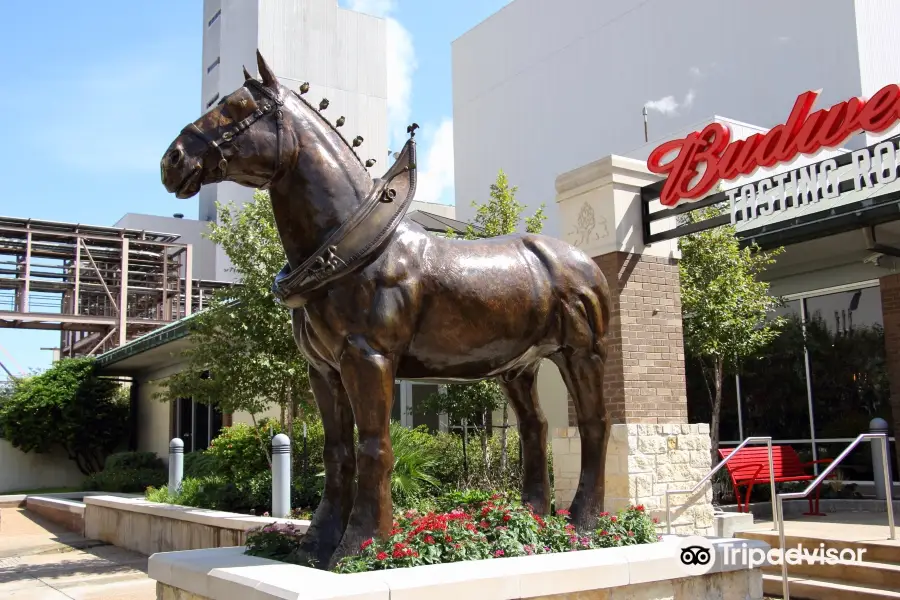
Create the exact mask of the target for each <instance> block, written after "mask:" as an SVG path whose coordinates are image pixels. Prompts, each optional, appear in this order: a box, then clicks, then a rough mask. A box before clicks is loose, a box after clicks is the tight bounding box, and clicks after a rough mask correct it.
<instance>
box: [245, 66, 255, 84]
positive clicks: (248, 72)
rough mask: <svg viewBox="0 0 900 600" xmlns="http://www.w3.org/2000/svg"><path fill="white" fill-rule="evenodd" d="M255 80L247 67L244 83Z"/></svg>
mask: <svg viewBox="0 0 900 600" xmlns="http://www.w3.org/2000/svg"><path fill="white" fill-rule="evenodd" d="M250 79H253V75H251V74H250V71H248V70H247V67H244V81H248V80H250Z"/></svg>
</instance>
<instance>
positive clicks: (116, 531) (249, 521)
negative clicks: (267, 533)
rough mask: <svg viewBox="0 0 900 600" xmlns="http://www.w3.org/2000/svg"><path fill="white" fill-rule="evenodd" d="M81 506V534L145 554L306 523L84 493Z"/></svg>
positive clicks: (233, 541)
mask: <svg viewBox="0 0 900 600" xmlns="http://www.w3.org/2000/svg"><path fill="white" fill-rule="evenodd" d="M84 504H85V510H84V535H85V537H87V538H90V539H95V540H101V541H103V542H107V543H109V544H113V545H115V546H119V547H120V548H126V549H128V550H133V551H135V552H140V553H141V554H146V555H150V554H153V553H155V552H171V551H175V550H196V549H202V548H221V547H227V546H238V545H241V544H243V543H244V540H245V537H246V532H247V531H249V530H250V529H253V528H255V527H259V526H261V525H267V524H269V523H272V522H275V521H277V522H280V523H293V524H295V525H297V526H299V527H300V528H301V530H302V531H305V530H306V527H309V521H296V520H291V519H273V518H271V517H251V516H248V515H241V514H237V513H229V512H221V511H215V510H205V509H202V508H193V507H190V506H176V505H174V504H160V503H157V502H148V501H147V500H144V499H143V498H117V497H113V496H90V497H85V499H84Z"/></svg>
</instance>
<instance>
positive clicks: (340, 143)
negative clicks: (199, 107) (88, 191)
mask: <svg viewBox="0 0 900 600" xmlns="http://www.w3.org/2000/svg"><path fill="white" fill-rule="evenodd" d="M256 58H257V65H258V68H259V75H260V79H256V78H254V77H252V76H251V75H250V73H249V72H248V71H247V69H246V68H245V69H244V78H245V81H244V84H243V85H242V86H241V87H239V88H238V89H237V90H235V91H234V92H232V93H230V94H228V95H227V96H225V97H224V98H222V100H221V101H220V102H219V103H218V105H216V106H215V107H213V108H212V109H211V110H209V111H208V112H206V113H205V114H204V115H203V116H201V117H200V118H199V119H197V120H196V121H194V122H193V123H190V124H189V125H187V126H186V127H185V128H184V129H182V131H181V133H180V134H179V135H178V137H176V138H175V140H174V141H173V142H172V144H171V145H170V146H169V148H168V149H167V150H166V152H165V154H164V155H163V157H162V160H161V161H160V169H161V173H162V182H163V185H164V186H165V187H166V190H168V191H169V192H171V193H174V194H175V195H176V197H178V198H182V199H184V198H190V197H192V196H194V195H196V194H197V193H198V192H199V191H200V187H201V186H203V185H205V184H209V183H218V182H221V181H233V182H235V183H238V184H240V185H244V186H248V187H253V188H260V189H272V190H273V191H274V190H275V189H276V188H277V186H278V184H279V182H281V181H282V180H285V179H287V178H288V177H287V176H288V175H290V176H291V178H292V179H293V181H292V184H294V185H296V184H297V183H300V184H301V185H305V186H306V187H310V184H313V185H314V186H315V188H316V189H317V190H328V191H330V192H331V194H334V195H343V196H347V195H348V194H349V195H350V196H355V197H357V198H359V197H362V196H364V195H365V194H367V193H368V192H369V190H370V188H371V187H372V179H371V177H370V176H369V174H368V172H367V171H366V167H368V166H372V165H373V164H374V163H375V161H374V160H370V161H367V163H366V164H363V162H362V161H361V160H360V158H359V157H358V156H357V155H356V153H355V151H354V148H356V147H358V146H359V145H360V144H361V143H362V141H363V140H362V138H361V137H359V136H357V137H356V138H354V140H353V142H352V146H351V143H348V142H347V141H346V140H345V139H344V137H343V136H342V135H341V134H340V133H339V132H338V131H337V127H336V126H334V125H332V124H331V123H330V122H329V121H328V120H327V119H325V118H324V117H323V116H322V114H321V113H320V111H321V110H324V109H325V108H327V106H328V101H327V100H323V101H322V103H321V104H320V105H319V110H317V109H315V108H313V107H312V106H311V105H310V104H309V103H307V102H306V100H304V99H303V98H302V97H301V94H302V93H303V92H305V91H306V89H308V84H304V85H303V86H301V92H300V93H297V92H295V91H292V90H290V89H288V88H286V87H285V86H283V85H282V84H281V83H279V81H278V79H277V78H276V77H275V73H274V72H273V71H272V69H271V68H270V67H269V66H268V65H267V64H266V61H265V59H264V58H263V57H262V55H261V54H260V53H259V51H257V53H256ZM304 88H306V89H304ZM342 124H343V117H341V118H340V119H338V121H337V125H338V126H340V125H342ZM298 177H299V179H300V181H299V182H298V181H297V178H298ZM292 189H296V188H294V187H293V186H292Z"/></svg>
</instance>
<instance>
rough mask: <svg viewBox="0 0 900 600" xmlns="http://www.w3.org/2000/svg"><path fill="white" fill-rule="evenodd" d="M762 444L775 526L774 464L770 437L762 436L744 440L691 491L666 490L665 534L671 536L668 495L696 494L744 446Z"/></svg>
mask: <svg viewBox="0 0 900 600" xmlns="http://www.w3.org/2000/svg"><path fill="white" fill-rule="evenodd" d="M762 443H765V444H766V446H767V447H768V455H769V485H770V486H771V487H772V521H773V525H774V524H775V522H777V521H779V518H778V516H779V515H780V514H781V513H780V512H777V511H776V509H775V465H774V463H773V461H772V438H771V437H770V436H763V437H748V438H747V439H746V440H744V441H743V442H741V444H740V445H739V446H738V447H737V448H735V449H734V450H733V451H732V452H731V454H729V455H728V456H726V457H725V458H724V459H723V460H722V462H720V463H719V464H717V465H716V466H715V467H713V469H712V471H710V472H709V473H707V474H706V477H704V478H703V479H701V480H700V481H698V482H697V485H695V486H694V487H693V488H691V489H689V490H669V489H667V490H666V533H667V534H671V533H672V512H671V509H670V508H669V495H670V494H693V493H694V492H696V491H697V490H698V489H699V488H700V486H701V485H703V484H704V483H706V482H707V481H709V479H710V478H711V477H712V476H713V475H715V474H716V473H718V472H719V470H720V469H721V468H722V467H724V466H725V464H726V463H727V462H728V461H729V460H731V459H732V458H734V457H735V456H736V455H737V453H738V452H739V451H740V450H741V448H743V447H744V446H746V445H748V444H762ZM682 506H684V505H682ZM773 529H774V528H773Z"/></svg>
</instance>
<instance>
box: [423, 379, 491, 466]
mask: <svg viewBox="0 0 900 600" xmlns="http://www.w3.org/2000/svg"><path fill="white" fill-rule="evenodd" d="M505 402H506V398H505V397H504V395H503V391H502V390H501V389H500V386H499V385H497V383H496V382H495V381H493V380H489V379H485V380H482V381H479V382H477V383H468V384H453V385H448V386H446V388H445V390H442V391H439V392H437V393H436V394H431V395H430V396H428V397H427V398H426V399H425V401H424V402H420V403H417V405H416V406H415V407H414V408H415V410H416V411H418V412H420V413H421V414H425V413H438V414H445V415H447V418H448V419H450V422H451V423H454V422H459V423H460V424H461V425H462V428H463V471H464V473H465V476H466V477H468V476H469V456H468V442H469V435H468V433H469V429H468V428H469V424H470V423H472V424H474V423H478V422H479V421H480V422H481V424H482V428H481V453H482V456H483V458H484V464H485V465H487V464H488V459H487V438H486V437H485V436H486V431H485V422H484V421H485V415H486V414H487V413H490V412H493V411H495V410H497V409H498V408H500V407H501V406H502V405H503V404H504V403H505ZM503 432H504V433H506V430H505V429H504V430H503Z"/></svg>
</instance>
